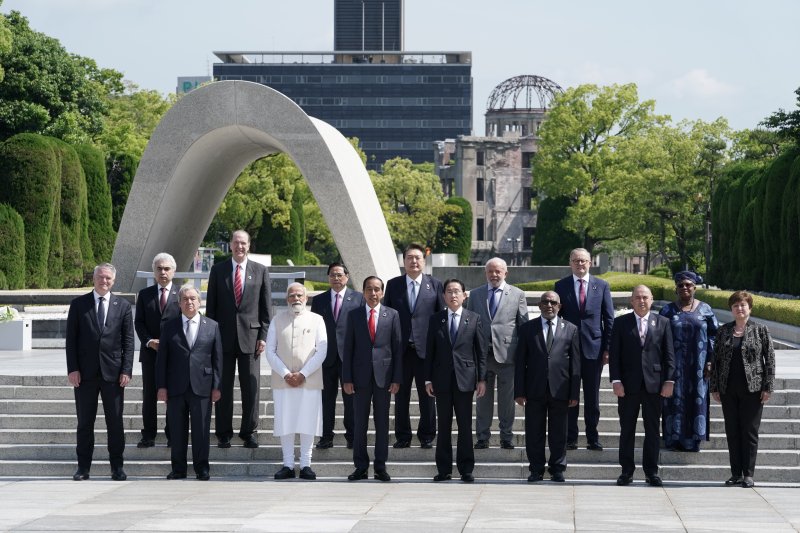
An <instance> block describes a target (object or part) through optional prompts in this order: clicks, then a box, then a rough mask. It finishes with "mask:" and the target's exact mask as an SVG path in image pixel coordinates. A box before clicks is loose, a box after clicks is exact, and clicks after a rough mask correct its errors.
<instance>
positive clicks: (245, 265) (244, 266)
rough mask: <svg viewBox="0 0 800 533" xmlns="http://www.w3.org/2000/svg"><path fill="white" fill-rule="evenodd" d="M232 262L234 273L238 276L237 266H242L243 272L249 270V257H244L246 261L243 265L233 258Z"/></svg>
mask: <svg viewBox="0 0 800 533" xmlns="http://www.w3.org/2000/svg"><path fill="white" fill-rule="evenodd" d="M231 262H232V263H233V273H234V274H236V265H240V266H241V267H242V271H244V270H247V256H245V257H244V261H242V262H241V263H237V262H236V259H233V258H231Z"/></svg>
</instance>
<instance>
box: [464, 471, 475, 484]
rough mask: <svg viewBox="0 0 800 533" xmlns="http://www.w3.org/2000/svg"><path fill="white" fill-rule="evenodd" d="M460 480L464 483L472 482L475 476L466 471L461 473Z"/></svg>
mask: <svg viewBox="0 0 800 533" xmlns="http://www.w3.org/2000/svg"><path fill="white" fill-rule="evenodd" d="M461 481H463V482H464V483H472V482H473V481H475V476H473V475H472V473H471V472H467V473H466V474H461Z"/></svg>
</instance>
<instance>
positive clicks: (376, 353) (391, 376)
mask: <svg viewBox="0 0 800 533" xmlns="http://www.w3.org/2000/svg"><path fill="white" fill-rule="evenodd" d="M400 331H401V330H400V317H399V316H398V313H397V311H395V310H394V309H392V308H390V307H386V306H385V305H382V306H380V310H379V312H378V323H377V326H376V328H375V342H372V339H370V336H369V328H368V322H367V310H366V306H361V307H359V308H358V309H353V310H352V311H350V314H349V316H348V317H347V331H346V333H345V340H344V346H343V351H342V381H343V382H344V383H352V384H353V386H354V389H355V394H354V396H355V398H354V399H353V411H354V414H353V463H354V464H355V466H356V468H360V469H364V470H366V469H367V468H368V467H369V454H368V453H367V428H368V425H369V411H370V404H371V405H372V420H373V424H374V425H375V461H374V469H375V471H376V472H380V471H381V470H386V459H387V458H388V457H389V404H390V402H391V394H390V393H389V386H390V385H391V384H392V383H401V382H402V379H403V356H402V354H403V352H402V350H403V341H402V337H401V335H400Z"/></svg>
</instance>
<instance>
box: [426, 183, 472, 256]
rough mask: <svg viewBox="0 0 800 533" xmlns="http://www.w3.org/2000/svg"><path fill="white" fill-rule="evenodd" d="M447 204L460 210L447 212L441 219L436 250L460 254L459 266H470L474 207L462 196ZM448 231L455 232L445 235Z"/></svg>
mask: <svg viewBox="0 0 800 533" xmlns="http://www.w3.org/2000/svg"><path fill="white" fill-rule="evenodd" d="M445 204H447V205H452V206H455V207H457V208H458V209H455V210H453V211H449V212H445V213H444V215H442V217H441V218H440V220H439V227H438V228H437V230H436V236H435V238H434V250H435V251H437V252H439V253H445V254H458V264H459V265H468V264H469V257H470V252H471V251H472V205H471V204H470V203H469V201H468V200H466V199H465V198H462V197H460V196H452V197H450V198H448V199H447V200H446V201H445ZM447 230H453V234H448V235H445V232H446V231H447Z"/></svg>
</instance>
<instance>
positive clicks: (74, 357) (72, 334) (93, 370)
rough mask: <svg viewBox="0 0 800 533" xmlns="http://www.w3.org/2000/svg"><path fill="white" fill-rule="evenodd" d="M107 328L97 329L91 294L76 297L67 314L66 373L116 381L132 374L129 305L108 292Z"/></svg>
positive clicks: (131, 332) (131, 331) (82, 377)
mask: <svg viewBox="0 0 800 533" xmlns="http://www.w3.org/2000/svg"><path fill="white" fill-rule="evenodd" d="M106 298H107V299H108V301H107V302H106V305H107V307H106V325H105V327H104V328H103V331H100V330H99V328H98V326H97V312H96V311H95V308H94V292H90V293H88V294H84V295H83V296H78V297H77V298H75V299H74V300H72V302H71V303H70V305H69V314H68V315H67V339H66V341H67V342H66V348H67V349H66V352H67V372H68V373H70V372H74V371H76V370H78V371H80V373H81V379H93V378H95V377H96V376H97V375H102V377H103V379H104V380H105V381H118V380H119V376H120V375H121V374H127V375H128V376H132V375H133V318H132V316H131V304H129V303H128V302H127V301H126V300H124V299H122V298H120V297H119V296H116V295H115V294H111V293H108V294H107V295H106Z"/></svg>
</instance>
